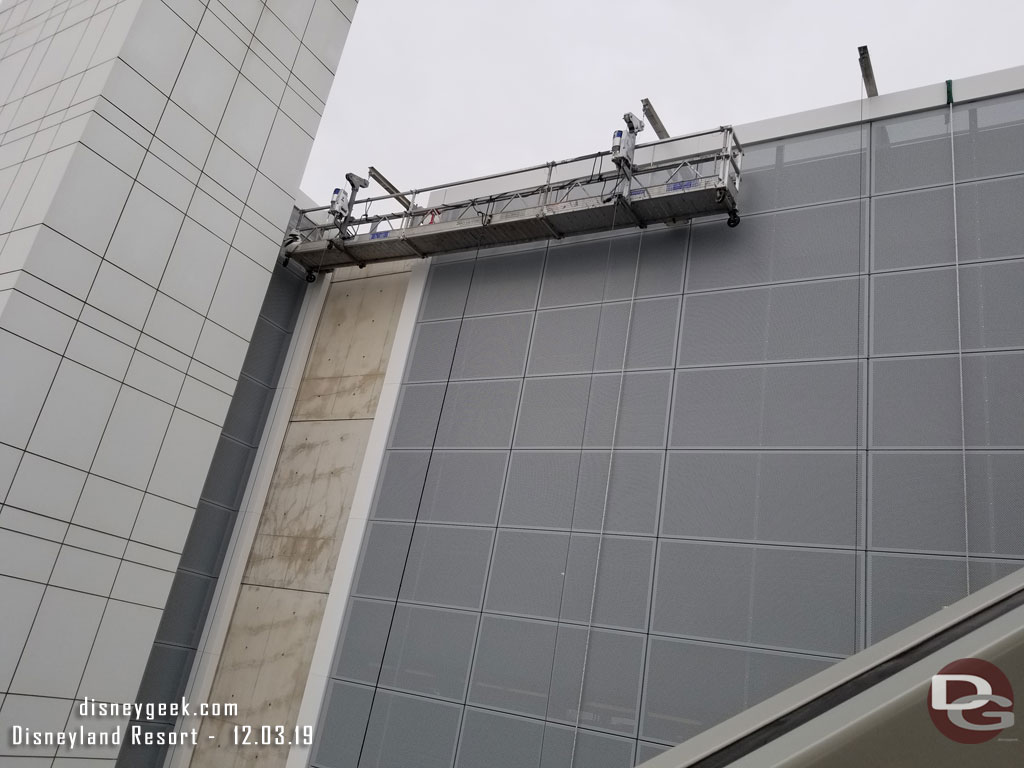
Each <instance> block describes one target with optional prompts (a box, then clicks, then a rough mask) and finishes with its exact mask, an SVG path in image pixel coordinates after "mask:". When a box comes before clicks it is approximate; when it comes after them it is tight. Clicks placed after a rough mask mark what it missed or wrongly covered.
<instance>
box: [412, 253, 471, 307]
mask: <svg viewBox="0 0 1024 768" xmlns="http://www.w3.org/2000/svg"><path fill="white" fill-rule="evenodd" d="M474 265H475V262H472V261H457V262H453V263H450V264H437V265H435V266H434V267H433V268H432V269H431V270H430V274H429V275H428V276H427V285H426V289H425V290H424V293H423V300H422V302H421V304H420V320H442V319H445V318H449V317H462V313H463V312H464V311H465V309H466V297H467V296H468V295H469V283H470V281H471V280H472V278H473V267H474Z"/></svg>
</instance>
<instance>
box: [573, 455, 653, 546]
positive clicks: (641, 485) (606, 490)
mask: <svg viewBox="0 0 1024 768" xmlns="http://www.w3.org/2000/svg"><path fill="white" fill-rule="evenodd" d="M664 456H665V454H664V453H662V452H661V451H616V452H615V456H614V458H613V459H612V460H611V461H609V452H608V451H584V452H583V454H582V457H581V459H580V471H579V486H578V489H577V490H576V508H575V512H574V514H573V520H572V525H573V528H574V529H575V530H578V531H581V530H582V531H600V530H602V518H603V521H604V528H603V530H604V531H605V532H606V533H636V534H647V535H653V534H654V533H655V532H656V529H657V525H658V507H659V492H660V489H661V470H662V464H663V463H664ZM609 466H610V467H611V482H610V483H609V482H608V469H609ZM606 497H607V498H606Z"/></svg>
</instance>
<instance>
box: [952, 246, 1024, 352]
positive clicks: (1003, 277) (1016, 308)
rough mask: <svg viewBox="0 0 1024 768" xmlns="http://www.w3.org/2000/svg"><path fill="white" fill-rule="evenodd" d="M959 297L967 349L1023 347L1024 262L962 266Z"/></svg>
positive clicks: (964, 345) (964, 341)
mask: <svg viewBox="0 0 1024 768" xmlns="http://www.w3.org/2000/svg"><path fill="white" fill-rule="evenodd" d="M1022 249H1024V243H1022ZM960 296H961V299H960V302H961V307H962V309H961V315H962V320H961V325H962V329H961V333H962V338H963V347H964V349H998V348H1000V347H1002V348H1011V347H1012V348H1017V349H1019V348H1021V347H1024V302H1022V301H1021V296H1024V260H1014V261H1004V262H1000V263H997V264H975V265H972V266H969V267H961V275H960ZM954 306H955V305H954Z"/></svg>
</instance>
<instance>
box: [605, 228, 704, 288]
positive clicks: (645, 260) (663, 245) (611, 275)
mask: <svg viewBox="0 0 1024 768" xmlns="http://www.w3.org/2000/svg"><path fill="white" fill-rule="evenodd" d="M688 237H689V234H688V231H687V228H685V227H669V228H667V229H658V230H653V231H651V232H645V233H644V234H643V242H642V244H641V239H640V236H639V235H632V236H630V237H623V238H616V239H613V240H612V241H611V264H610V266H609V269H608V283H607V286H606V288H605V295H604V300H605V301H615V300H620V301H621V300H623V299H628V298H630V297H631V296H633V295H634V291H633V283H634V278H635V282H636V292H635V295H636V296H637V298H644V297H648V296H665V295H668V294H673V293H681V292H682V290H683V288H682V285H683V269H684V267H685V265H686V242H687V238H688ZM605 245H606V247H607V241H606V242H605ZM638 249H639V251H640V272H639V274H637V273H636V269H637V263H636V259H637V250H638Z"/></svg>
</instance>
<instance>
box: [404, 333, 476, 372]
mask: <svg viewBox="0 0 1024 768" xmlns="http://www.w3.org/2000/svg"><path fill="white" fill-rule="evenodd" d="M461 327H462V321H461V320H442V321H440V322H436V323H420V324H419V325H417V326H416V332H415V333H414V334H413V339H412V351H411V352H410V354H409V364H408V367H407V368H406V371H405V381H408V382H424V381H446V380H447V379H448V375H449V373H450V372H451V370H452V357H453V356H454V354H455V341H456V339H458V337H459V329H460V328H461Z"/></svg>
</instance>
